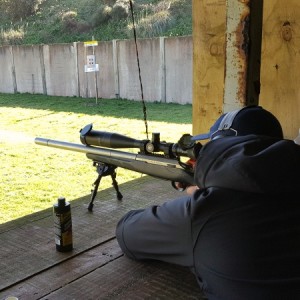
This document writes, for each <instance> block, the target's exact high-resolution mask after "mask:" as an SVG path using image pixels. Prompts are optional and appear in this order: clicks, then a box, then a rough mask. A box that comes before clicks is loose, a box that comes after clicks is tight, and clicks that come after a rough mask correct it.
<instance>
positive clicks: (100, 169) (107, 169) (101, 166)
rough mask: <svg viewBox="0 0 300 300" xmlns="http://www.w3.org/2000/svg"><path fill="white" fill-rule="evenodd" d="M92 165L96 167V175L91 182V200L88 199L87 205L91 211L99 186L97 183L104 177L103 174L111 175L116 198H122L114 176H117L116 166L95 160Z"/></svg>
mask: <svg viewBox="0 0 300 300" xmlns="http://www.w3.org/2000/svg"><path fill="white" fill-rule="evenodd" d="M93 166H94V167H96V171H97V173H98V177H97V179H96V180H95V182H94V183H93V189H92V190H91V192H92V195H91V201H90V203H89V206H88V210H89V211H93V207H94V199H95V198H96V195H97V192H98V188H99V185H100V181H101V179H102V177H104V176H109V175H110V176H111V179H112V185H113V187H114V188H115V190H116V192H117V199H118V200H122V198H123V195H122V194H121V193H120V191H119V186H118V182H117V180H116V177H117V174H116V168H117V167H116V166H113V165H109V164H106V163H102V162H96V161H94V163H93Z"/></svg>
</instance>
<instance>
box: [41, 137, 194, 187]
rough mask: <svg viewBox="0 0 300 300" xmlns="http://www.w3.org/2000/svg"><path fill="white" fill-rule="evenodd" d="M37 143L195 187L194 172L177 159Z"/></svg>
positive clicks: (76, 145) (67, 144)
mask: <svg viewBox="0 0 300 300" xmlns="http://www.w3.org/2000/svg"><path fill="white" fill-rule="evenodd" d="M35 143H36V144H38V145H42V146H48V147H53V148H58V149H63V150H70V151H75V152H81V153H85V154H86V156H87V157H88V158H89V159H91V160H93V161H94V162H97V163H103V164H107V165H112V166H114V167H121V168H124V169H127V170H131V171H135V172H139V173H143V174H147V175H150V176H153V177H157V178H160V179H165V180H170V181H172V182H181V183H185V184H188V185H194V174H193V172H192V170H188V169H186V168H183V166H182V164H180V163H179V161H178V159H176V158H167V157H165V156H163V155H153V154H140V153H139V154H136V153H131V152H125V151H119V150H114V149H109V148H103V147H93V146H87V145H80V144H75V143H69V142H65V141H58V140H52V139H45V138H40V137H37V138H35Z"/></svg>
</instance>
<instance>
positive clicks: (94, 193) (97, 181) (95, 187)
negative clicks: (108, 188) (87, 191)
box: [88, 174, 102, 211]
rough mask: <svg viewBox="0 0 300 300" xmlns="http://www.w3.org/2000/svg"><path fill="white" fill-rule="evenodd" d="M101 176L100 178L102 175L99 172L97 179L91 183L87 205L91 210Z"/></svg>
mask: <svg viewBox="0 0 300 300" xmlns="http://www.w3.org/2000/svg"><path fill="white" fill-rule="evenodd" d="M101 178H102V175H100V174H99V175H98V177H97V179H96V180H95V182H94V183H93V189H92V190H91V192H92V196H91V201H90V203H89V206H88V210H89V211H93V207H94V199H95V198H96V195H97V192H98V188H99V184H100V181H101Z"/></svg>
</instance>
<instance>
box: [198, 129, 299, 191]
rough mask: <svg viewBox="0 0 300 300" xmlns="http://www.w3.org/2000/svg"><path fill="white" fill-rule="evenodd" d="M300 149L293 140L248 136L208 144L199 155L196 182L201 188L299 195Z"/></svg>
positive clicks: (223, 139) (218, 140)
mask: <svg viewBox="0 0 300 300" xmlns="http://www.w3.org/2000/svg"><path fill="white" fill-rule="evenodd" d="M299 179H300V146H299V145H297V144H295V143H294V141H291V140H282V139H276V138H271V137H264V136H257V135H247V136H241V137H225V138H220V139H216V140H213V141H210V142H208V143H207V144H206V145H204V146H203V147H202V149H201V151H200V153H199V156H198V159H197V165H196V170H195V182H196V184H197V185H198V186H199V187H200V188H208V187H221V188H228V189H233V190H238V191H245V192H253V193H266V194H278V193H280V194H282V193H288V194H291V193H299V187H298V185H299Z"/></svg>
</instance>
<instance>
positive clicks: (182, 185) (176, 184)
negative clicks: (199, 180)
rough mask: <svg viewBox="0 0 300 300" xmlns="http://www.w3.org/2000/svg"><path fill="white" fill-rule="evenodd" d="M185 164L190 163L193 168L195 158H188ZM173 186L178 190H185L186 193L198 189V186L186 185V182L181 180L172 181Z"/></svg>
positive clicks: (191, 192)
mask: <svg viewBox="0 0 300 300" xmlns="http://www.w3.org/2000/svg"><path fill="white" fill-rule="evenodd" d="M186 164H187V165H190V166H191V167H192V168H193V169H194V168H195V165H196V160H195V159H189V160H188V161H187V162H186ZM173 186H174V188H175V189H176V190H178V191H180V192H183V191H186V193H187V194H188V195H192V194H193V193H194V192H195V191H196V190H198V189H199V187H198V186H196V185H188V184H186V183H182V182H174V185H173Z"/></svg>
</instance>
